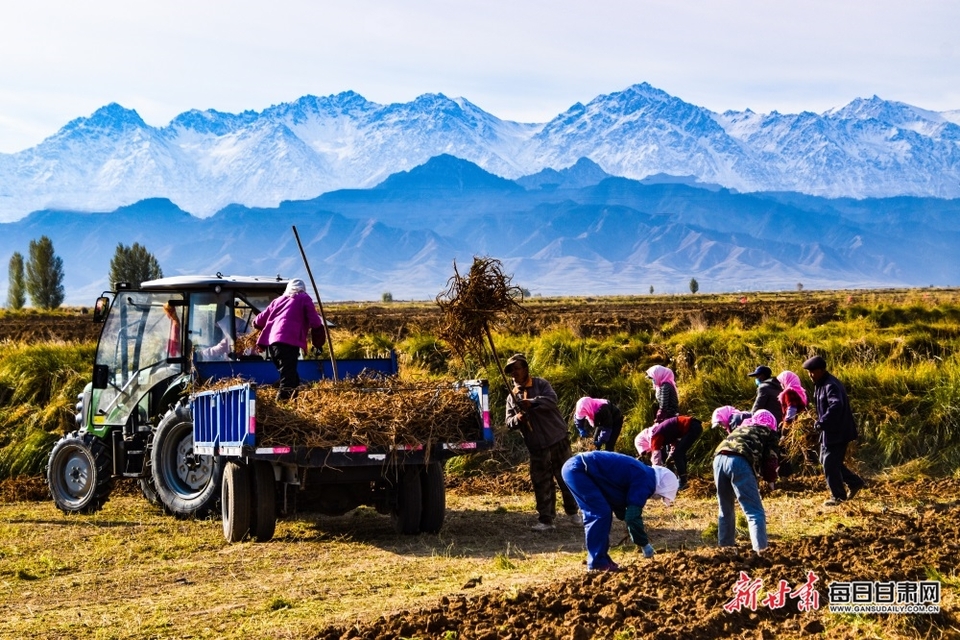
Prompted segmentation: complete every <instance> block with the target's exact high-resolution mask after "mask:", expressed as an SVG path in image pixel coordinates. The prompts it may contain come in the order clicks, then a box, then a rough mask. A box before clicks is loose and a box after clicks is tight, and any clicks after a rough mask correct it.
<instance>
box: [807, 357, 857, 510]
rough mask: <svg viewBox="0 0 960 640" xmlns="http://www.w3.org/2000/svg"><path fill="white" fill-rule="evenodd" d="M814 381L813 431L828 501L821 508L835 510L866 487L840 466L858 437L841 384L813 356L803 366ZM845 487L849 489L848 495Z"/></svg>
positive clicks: (854, 475)
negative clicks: (815, 416)
mask: <svg viewBox="0 0 960 640" xmlns="http://www.w3.org/2000/svg"><path fill="white" fill-rule="evenodd" d="M803 368H804V369H806V370H807V373H809V374H810V378H811V379H812V380H813V387H814V388H813V397H814V401H815V402H816V405H817V416H818V417H817V422H816V424H815V425H814V429H815V430H816V431H817V433H819V434H820V462H821V464H822V465H823V475H824V476H826V478H827V487H828V488H829V489H830V494H831V497H830V498H829V499H828V500H827V501H826V502H824V503H823V504H824V506H827V507H835V506H837V505H838V504H840V503H841V502H843V501H845V500H849V499H851V498H853V497H854V496H855V495H857V493H858V492H859V491H860V490H861V489H863V487H864V485H865V484H866V483H865V482H864V481H863V478H861V477H860V476H858V475H857V474H855V473H854V472H853V471H851V470H850V469H848V468H847V467H846V465H844V464H843V459H844V457H845V456H846V455H847V445H849V444H850V443H851V442H853V441H854V440H856V439H857V438H858V437H859V434H858V433H857V423H856V420H854V418H853V411H851V410H850V400H849V399H848V398H847V391H846V389H844V388H843V385H842V384H840V381H839V380H837V379H836V378H835V377H833V376H832V375H830V374H829V373H827V361H826V360H824V359H823V358H822V357H821V356H813V357H812V358H810V359H809V360H807V361H806V362H804V363H803ZM847 487H849V488H850V493H849V495H848V494H847Z"/></svg>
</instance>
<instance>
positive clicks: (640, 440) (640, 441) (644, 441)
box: [633, 427, 653, 454]
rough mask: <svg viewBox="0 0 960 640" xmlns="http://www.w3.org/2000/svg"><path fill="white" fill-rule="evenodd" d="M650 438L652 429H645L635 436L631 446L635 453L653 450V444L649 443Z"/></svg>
mask: <svg viewBox="0 0 960 640" xmlns="http://www.w3.org/2000/svg"><path fill="white" fill-rule="evenodd" d="M652 437H653V427H647V428H646V429H644V430H643V431H641V432H640V433H638V434H637V437H636V438H634V440H633V446H635V447H636V448H637V453H640V454H642V453H646V452H647V451H651V450H652V449H653V444H651V442H650V440H651V438H652Z"/></svg>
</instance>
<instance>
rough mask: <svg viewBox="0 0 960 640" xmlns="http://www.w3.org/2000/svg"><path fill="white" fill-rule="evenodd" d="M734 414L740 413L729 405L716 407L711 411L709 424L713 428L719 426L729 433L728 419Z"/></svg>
mask: <svg viewBox="0 0 960 640" xmlns="http://www.w3.org/2000/svg"><path fill="white" fill-rule="evenodd" d="M735 413H740V410H739V409H737V408H736V407H731V406H730V405H727V406H725V407H718V408H716V409H714V410H713V418H711V420H710V422H711V423H712V424H713V426H715V427H716V426H717V425H719V426H721V427H723V428H724V429H727V430H728V431H729V430H730V418H732V417H733V415H734V414H735Z"/></svg>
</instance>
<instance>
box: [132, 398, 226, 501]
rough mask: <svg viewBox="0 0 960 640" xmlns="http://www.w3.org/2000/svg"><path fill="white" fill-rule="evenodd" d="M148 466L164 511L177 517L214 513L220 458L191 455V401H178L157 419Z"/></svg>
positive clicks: (217, 493) (218, 489) (218, 496)
mask: <svg viewBox="0 0 960 640" xmlns="http://www.w3.org/2000/svg"><path fill="white" fill-rule="evenodd" d="M150 470H151V476H152V477H153V485H154V486H155V487H156V490H157V496H158V497H159V498H160V503H161V504H162V505H163V509H164V511H166V512H167V513H169V514H171V515H174V516H176V517H178V518H206V517H207V516H209V515H211V514H217V511H218V506H219V501H220V484H221V482H222V480H223V458H221V457H220V456H198V455H194V453H193V415H192V414H191V412H190V405H188V404H186V403H181V404H178V405H177V406H176V407H174V408H173V409H171V410H170V411H168V412H167V415H165V416H164V417H163V419H162V420H161V421H160V424H159V425H158V426H157V431H156V433H155V434H154V436H153V445H152V447H151V449H150Z"/></svg>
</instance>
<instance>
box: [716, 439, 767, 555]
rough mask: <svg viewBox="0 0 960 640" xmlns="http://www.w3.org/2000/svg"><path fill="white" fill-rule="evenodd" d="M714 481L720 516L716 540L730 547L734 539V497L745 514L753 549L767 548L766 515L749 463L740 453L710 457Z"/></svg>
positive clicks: (735, 524) (735, 521)
mask: <svg viewBox="0 0 960 640" xmlns="http://www.w3.org/2000/svg"><path fill="white" fill-rule="evenodd" d="M713 481H714V483H715V484H716V485H717V501H718V502H719V503H720V519H719V522H718V523H717V524H718V531H717V541H718V542H719V544H720V546H721V547H732V546H734V544H735V543H736V539H737V514H736V511H735V510H734V506H733V500H734V498H736V499H737V502H739V503H740V508H741V509H743V512H744V514H746V516H747V525H748V528H749V529H750V541H751V542H752V543H753V550H754V551H762V550H764V549H766V548H767V515H766V513H765V512H764V510H763V502H762V501H761V500H760V485H759V484H758V483H757V476H756V474H754V472H753V469H752V468H751V466H750V463H749V462H748V461H747V459H746V458H744V457H743V456H736V455H728V454H724V453H720V454H717V455H716V456H715V457H714V459H713Z"/></svg>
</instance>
